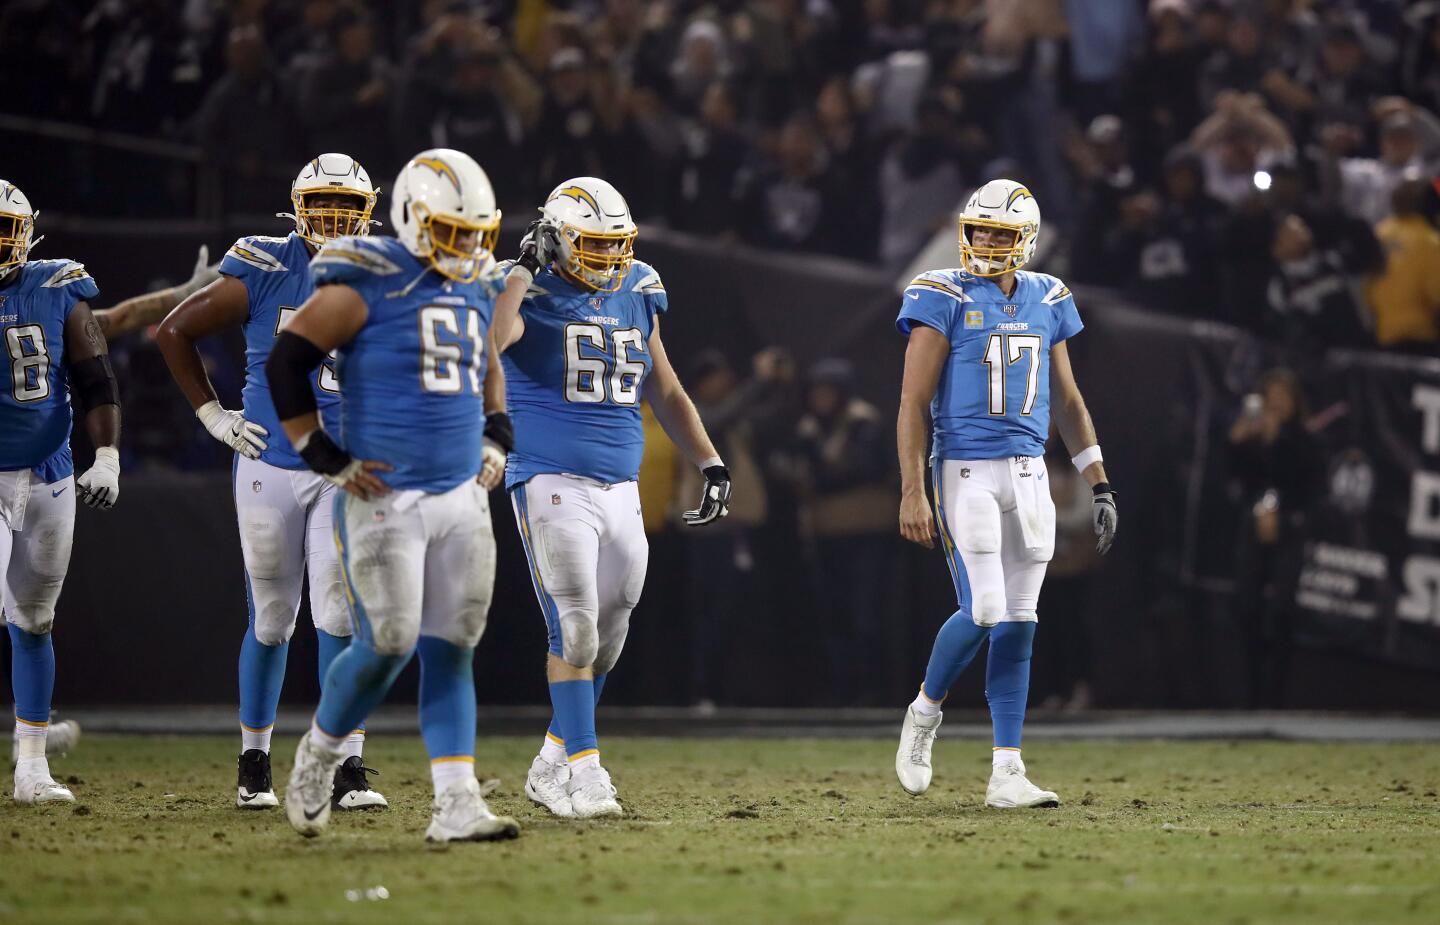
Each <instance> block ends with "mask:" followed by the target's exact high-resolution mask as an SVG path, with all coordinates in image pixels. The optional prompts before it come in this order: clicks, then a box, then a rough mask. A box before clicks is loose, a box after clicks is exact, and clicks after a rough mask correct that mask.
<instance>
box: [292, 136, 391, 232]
mask: <svg viewBox="0 0 1440 925" xmlns="http://www.w3.org/2000/svg"><path fill="white" fill-rule="evenodd" d="M379 192H380V191H379V190H377V189H376V188H375V187H374V186H372V185H371V184H370V175H369V174H367V173H366V172H365V168H364V167H361V166H360V162H359V161H357V160H355V158H353V157H351V156H350V155H348V154H322V155H320V156H319V157H317V158H315V159H314V160H312V161H311V162H310V163H308V164H306V165H305V166H304V167H303V168H301V170H300V174H299V175H298V176H297V177H295V182H294V183H291V184H290V202H291V203H293V204H294V206H295V211H294V212H293V213H290V212H276V213H275V214H276V216H277V217H279V218H288V219H293V220H294V222H295V233H296V234H298V235H299V236H300V237H302V238H304V239H305V240H307V241H309V242H310V243H311V244H314V245H315V246H316V247H320V246H322V245H323V244H324V243H325V242H326V241H333V240H335V239H336V238H342V237H344V236H345V235H347V234H369V233H370V226H371V225H378V224H380V223H379V222H377V221H372V220H371V218H370V213H371V212H373V211H374V210H375V199H376V197H377V196H378V195H379ZM307 196H308V197H312V198H316V199H318V198H320V197H322V196H345V197H347V198H353V199H354V200H356V201H355V204H354V205H353V206H350V207H344V206H333V205H331V206H317V205H312V204H307V203H306V197H307Z"/></svg>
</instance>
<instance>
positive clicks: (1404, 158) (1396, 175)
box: [1322, 97, 1440, 225]
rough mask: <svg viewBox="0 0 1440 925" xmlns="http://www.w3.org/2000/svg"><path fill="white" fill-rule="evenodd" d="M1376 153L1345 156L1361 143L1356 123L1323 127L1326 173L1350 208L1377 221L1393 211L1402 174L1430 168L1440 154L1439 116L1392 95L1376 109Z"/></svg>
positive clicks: (1337, 197)
mask: <svg viewBox="0 0 1440 925" xmlns="http://www.w3.org/2000/svg"><path fill="white" fill-rule="evenodd" d="M1373 114H1374V117H1375V122H1376V127H1377V129H1378V132H1379V139H1380V145H1379V156H1378V157H1344V156H1342V155H1343V154H1344V153H1345V152H1347V151H1352V150H1354V149H1355V148H1357V147H1358V146H1359V145H1360V143H1361V134H1360V131H1359V129H1357V128H1356V127H1355V126H1354V125H1346V124H1344V123H1335V124H1331V125H1327V126H1326V127H1325V128H1324V129H1323V130H1322V142H1323V148H1322V150H1323V151H1324V156H1323V160H1322V178H1323V179H1324V181H1325V184H1326V186H1327V187H1328V188H1329V190H1330V193H1331V196H1332V197H1333V198H1334V199H1335V200H1337V201H1338V202H1339V204H1340V207H1341V208H1342V209H1343V210H1344V211H1345V213H1346V214H1348V215H1351V216H1353V217H1355V218H1358V219H1361V220H1363V221H1365V222H1367V223H1369V224H1372V225H1373V224H1375V223H1376V222H1379V221H1381V220H1382V219H1384V218H1385V217H1386V216H1387V215H1389V214H1390V198H1391V193H1392V192H1394V190H1395V187H1396V186H1398V185H1399V184H1400V182H1401V181H1403V180H1414V179H1419V178H1420V177H1423V176H1426V175H1428V174H1429V173H1431V172H1432V171H1433V170H1434V168H1435V166H1436V164H1437V160H1436V158H1437V155H1440V120H1437V119H1436V118H1435V116H1434V115H1432V114H1431V113H1429V112H1426V111H1424V110H1422V109H1419V108H1417V107H1415V106H1413V105H1412V104H1411V103H1409V102H1408V101H1407V100H1403V99H1400V98H1398V97H1388V98H1386V99H1383V100H1380V101H1378V102H1377V103H1376V104H1375V106H1374V109H1373Z"/></svg>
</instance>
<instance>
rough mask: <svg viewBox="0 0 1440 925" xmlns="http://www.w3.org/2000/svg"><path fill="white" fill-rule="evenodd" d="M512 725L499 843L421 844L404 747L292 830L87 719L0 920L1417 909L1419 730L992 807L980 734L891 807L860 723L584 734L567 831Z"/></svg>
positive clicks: (1144, 753) (1422, 787)
mask: <svg viewBox="0 0 1440 925" xmlns="http://www.w3.org/2000/svg"><path fill="white" fill-rule="evenodd" d="M535 744H536V743H535V742H534V741H532V740H530V739H525V740H518V739H485V740H482V742H481V753H480V754H481V757H480V759H479V762H478V764H477V767H478V768H479V770H480V772H481V775H482V776H487V775H490V776H499V777H501V778H503V781H504V783H503V785H502V787H501V788H500V790H499V791H498V792H497V794H496V795H495V797H493V799H492V803H493V804H494V805H495V806H496V807H497V808H498V809H499V810H501V811H503V812H507V813H511V814H513V815H515V816H517V817H518V818H519V819H520V821H521V825H522V826H523V829H524V833H523V835H522V837H521V838H520V839H519V840H518V841H514V842H509V843H504V844H494V845H477V844H466V845H458V846H452V847H448V848H430V847H427V846H426V845H425V844H424V843H423V842H422V840H421V836H422V834H423V831H424V828H425V824H426V822H427V818H428V813H429V809H428V801H429V789H430V785H429V779H428V773H427V772H426V767H425V764H424V756H423V752H422V750H421V747H420V743H419V741H418V739H409V738H405V739H397V738H389V739H386V738H383V737H376V739H375V740H374V741H372V742H371V743H370V749H369V753H368V755H367V758H368V762H369V763H370V764H373V765H375V766H377V767H379V768H380V769H381V770H382V771H383V772H384V773H383V775H382V776H381V777H380V778H379V779H378V781H377V785H378V787H379V789H381V790H382V791H383V792H384V793H386V795H387V796H388V797H389V798H390V802H391V809H390V810H389V811H387V812H381V813H374V814H369V815H364V816H360V817H357V816H337V817H336V819H335V821H334V822H333V823H332V824H331V827H330V830H329V831H328V832H327V833H326V834H325V835H324V836H323V837H321V838H319V839H316V840H313V841H305V840H302V839H301V838H299V837H298V836H296V835H295V834H294V833H292V832H291V831H290V829H289V827H288V826H287V825H286V823H285V819H284V816H283V814H282V813H281V812H279V811H271V812H268V813H260V814H250V813H242V812H240V811H237V810H235V809H232V808H231V803H230V801H231V799H232V798H233V792H234V791H233V789H231V787H232V784H233V780H234V777H233V774H234V770H233V769H234V759H233V757H232V753H233V747H234V743H233V742H231V741H230V740H229V739H228V738H227V739H218V738H130V737H126V738H106V737H101V736H96V737H92V738H89V739H87V740H86V741H85V742H84V743H83V747H82V748H81V749H80V750H79V751H78V752H77V753H76V754H74V755H72V756H70V757H68V758H64V759H59V760H58V761H56V762H55V763H54V770H55V772H56V776H57V777H59V778H61V779H64V780H69V781H71V782H72V786H73V789H74V790H75V792H76V794H77V796H78V797H79V798H80V801H81V802H80V804H79V805H77V806H74V807H70V806H65V807H46V808H40V809H34V808H31V809H22V808H20V807H16V806H14V805H13V803H11V801H10V800H9V799H8V798H7V799H5V800H4V801H3V803H0V922H4V923H7V925H10V923H15V925H18V923H31V922H35V923H40V922H44V923H61V922H81V921H85V922H107V923H114V922H201V923H224V922H292V921H293V922H372V921H374V922H386V923H387V925H407V923H412V922H507V923H509V922H516V923H519V922H566V923H577V922H617V923H620V922H657V923H663V922H808V923H817V925H818V923H834V922H875V923H899V922H923V923H927V925H928V923H938V922H996V923H1005V925H1020V923H1026V925H1028V923H1033V922H1051V921H1055V922H1105V923H1117V922H1127V923H1128V922H1142V921H1143V922H1174V923H1189V922H1196V923H1200V922H1203V923H1207V925H1208V923H1217V922H1218V923H1240V922H1249V923H1262V922H1305V923H1321V922H1335V923H1354V922H1424V923H1432V925H1433V923H1436V922H1440V796H1437V791H1440V747H1437V746H1434V745H1327V744H1285V743H1276V742H1247V743H1236V744H1230V743H1190V742H1182V743H1175V742H1114V743H1109V742H1083V743H1074V742H1070V743H1040V744H1037V745H1035V746H1033V747H1032V748H1031V749H1028V750H1027V763H1028V765H1029V769H1030V772H1031V776H1032V777H1033V778H1034V779H1035V780H1036V781H1037V782H1039V783H1040V784H1042V785H1043V786H1046V787H1050V788H1053V789H1055V790H1057V791H1058V792H1059V793H1060V795H1061V797H1062V799H1064V800H1065V803H1064V805H1063V806H1062V807H1061V808H1060V809H1056V810H1032V811H1028V812H1020V811H1011V812H1003V813H1002V812H998V811H995V810H986V809H984V808H982V807H981V805H980V802H981V799H982V797H983V789H984V781H985V777H986V774H987V773H988V763H989V753H988V749H987V748H986V747H985V744H984V743H979V742H964V741H955V740H942V741H941V742H940V744H939V745H938V746H937V749H936V766H937V769H938V770H937V775H936V783H935V786H934V787H933V788H932V789H931V791H930V793H929V794H927V795H926V796H925V797H923V798H918V799H917V798H911V797H909V796H907V795H905V794H904V793H903V792H901V791H900V789H899V787H898V786H897V785H896V783H895V780H894V775H893V772H892V771H891V763H892V760H893V755H894V746H893V744H892V743H890V742H885V741H837V740H814V741H810V740H800V741H775V740H733V739H732V740H706V739H621V738H611V739H608V740H607V741H606V742H605V756H606V764H607V765H608V766H609V767H610V768H611V769H612V770H613V772H614V774H615V779H616V782H617V784H618V785H619V786H620V788H621V796H622V799H624V801H625V804H626V807H627V809H628V811H629V815H628V816H627V817H626V818H625V819H623V820H619V821H603V822H594V823H580V824H576V823H561V822H558V821H552V820H550V819H549V818H546V817H543V816H542V815H541V814H540V813H539V812H538V811H537V810H536V809H535V808H532V807H531V806H530V804H529V803H528V801H526V800H525V799H524V797H523V795H522V794H521V792H520V786H521V784H522V783H523V769H524V768H525V767H526V766H527V764H528V761H529V758H530V756H531V754H532V751H531V750H532V748H533V747H534V746H535ZM292 747H293V742H291V741H289V740H288V739H287V740H286V741H285V742H284V743H283V746H280V747H277V756H279V758H278V760H277V762H276V778H277V784H279V783H282V782H283V779H284V771H285V770H287V769H288V758H289V750H290V749H291V748H292ZM378 886H383V887H384V888H385V890H386V891H387V892H388V898H386V899H366V898H364V891H365V890H367V889H373V888H375V887H378ZM347 892H349V894H350V896H352V897H353V896H358V897H359V898H358V899H347Z"/></svg>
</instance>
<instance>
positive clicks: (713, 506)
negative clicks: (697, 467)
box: [685, 464, 730, 527]
mask: <svg viewBox="0 0 1440 925" xmlns="http://www.w3.org/2000/svg"><path fill="white" fill-rule="evenodd" d="M704 472H705V493H704V494H703V495H701V496H700V508H699V509H698V510H694V511H686V512H685V525H686V526H689V527H703V526H705V525H706V524H708V523H714V522H715V521H717V520H719V519H720V518H721V517H724V516H725V515H726V514H729V513H730V470H729V469H726V468H725V466H724V465H723V464H722V465H717V466H707V467H706V468H705V470H704Z"/></svg>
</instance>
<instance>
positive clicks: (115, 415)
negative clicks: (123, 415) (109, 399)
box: [85, 405, 120, 446]
mask: <svg viewBox="0 0 1440 925" xmlns="http://www.w3.org/2000/svg"><path fill="white" fill-rule="evenodd" d="M85 434H86V435H87V436H88V437H89V438H90V444H91V445H92V446H119V445H120V406H119V405H99V406H97V407H94V408H91V409H90V411H89V413H87V414H86V415H85Z"/></svg>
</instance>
